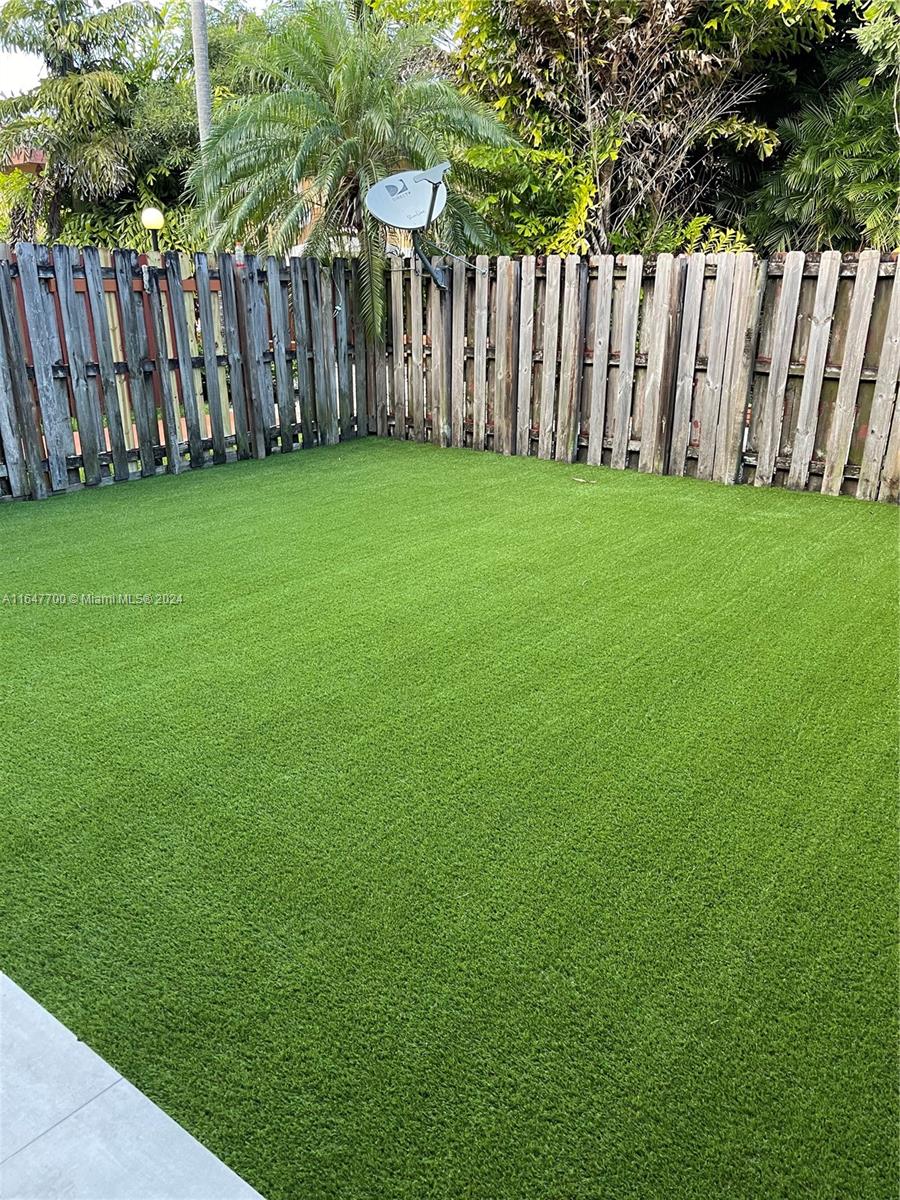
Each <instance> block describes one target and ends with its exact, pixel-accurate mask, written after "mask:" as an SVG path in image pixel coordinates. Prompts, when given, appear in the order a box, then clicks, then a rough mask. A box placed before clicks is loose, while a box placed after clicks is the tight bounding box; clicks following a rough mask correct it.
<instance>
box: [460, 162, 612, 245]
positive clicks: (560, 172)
mask: <svg viewBox="0 0 900 1200" xmlns="http://www.w3.org/2000/svg"><path fill="white" fill-rule="evenodd" d="M469 160H470V161H471V162H472V163H473V164H475V165H477V166H478V167H481V168H483V169H484V170H485V171H486V172H489V173H490V180H491V186H490V190H489V191H488V192H487V193H486V194H485V195H484V196H483V197H481V198H480V199H479V200H478V201H477V202H476V203H477V206H478V208H479V209H480V211H481V212H482V213H484V215H485V217H488V218H490V221H491V223H492V227H493V229H494V231H495V233H496V235H497V238H498V240H499V242H500V243H501V244H502V245H503V247H504V249H505V250H507V251H508V252H509V253H512V254H533V253H534V252H535V251H536V250H540V251H546V252H547V253H553V254H577V253H581V252H582V251H583V250H584V249H585V248H586V242H585V239H584V228H585V225H586V222H587V217H588V213H589V210H590V203H591V200H592V198H593V195H594V185H593V180H592V178H591V177H590V175H589V174H588V173H587V172H586V171H585V169H584V167H583V166H580V165H579V164H577V163H573V162H572V160H571V158H570V156H569V155H568V154H567V153H566V152H565V151H564V150H544V149H531V148H528V147H523V146H512V147H508V148H494V147H491V148H490V149H484V150H475V151H472V152H471V153H470V155H469Z"/></svg>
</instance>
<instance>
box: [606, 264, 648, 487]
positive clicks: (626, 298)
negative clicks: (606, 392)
mask: <svg viewBox="0 0 900 1200" xmlns="http://www.w3.org/2000/svg"><path fill="white" fill-rule="evenodd" d="M643 267H644V260H643V258H642V257H641V255H640V254H628V255H626V256H625V289H624V292H623V296H622V304H623V313H622V343H621V350H620V353H619V379H618V385H617V388H616V411H615V422H614V424H613V446H612V457H611V459H610V466H612V467H616V468H617V469H619V470H622V469H624V467H625V466H626V465H627V463H628V442H629V440H630V438H631V406H632V393H633V390H634V359H635V351H636V346H637V336H638V317H639V315H640V306H641V279H642V275H643Z"/></svg>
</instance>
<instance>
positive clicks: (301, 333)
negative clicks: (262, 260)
mask: <svg viewBox="0 0 900 1200" xmlns="http://www.w3.org/2000/svg"><path fill="white" fill-rule="evenodd" d="M289 261H290V273H291V311H292V312H293V315H294V356H295V358H296V362H297V391H298V393H299V397H300V445H301V447H302V448H303V449H304V450H309V449H311V448H312V447H313V446H314V445H315V444H316V433H315V427H316V408H315V385H314V383H313V360H312V354H313V339H312V333H311V331H310V324H309V309H308V305H307V297H306V292H307V289H306V275H305V272H304V269H303V259H302V258H301V257H300V256H299V255H296V254H295V255H293V256H292V257H291V259H290V260H289Z"/></svg>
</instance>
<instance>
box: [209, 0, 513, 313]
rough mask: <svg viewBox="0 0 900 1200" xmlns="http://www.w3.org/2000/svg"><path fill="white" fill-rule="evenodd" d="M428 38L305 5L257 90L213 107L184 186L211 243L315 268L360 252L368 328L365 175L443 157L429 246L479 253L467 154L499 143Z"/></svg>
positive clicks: (483, 239) (480, 234) (372, 231)
mask: <svg viewBox="0 0 900 1200" xmlns="http://www.w3.org/2000/svg"><path fill="white" fill-rule="evenodd" d="M433 39H434V30H433V29H431V28H430V27H428V26H425V25H417V26H408V25H407V26H399V27H398V26H396V25H395V24H394V23H393V22H391V21H389V20H388V19H387V18H385V17H383V16H381V15H379V14H378V13H376V12H374V11H373V10H372V9H371V8H369V7H368V6H367V5H365V4H361V5H359V6H347V5H345V4H343V3H341V0H313V2H312V3H310V4H308V5H307V6H306V7H304V8H303V9H302V10H301V11H300V12H298V13H297V14H296V15H294V16H292V17H290V19H288V20H286V21H285V23H284V24H283V26H281V27H280V28H279V29H277V30H276V31H275V32H274V34H273V36H272V37H271V38H270V40H269V41H268V42H267V43H266V45H265V46H264V47H262V48H261V49H260V50H259V51H258V52H256V53H255V55H254V61H253V69H254V78H255V80H256V82H257V84H258V85H259V86H260V88H261V89H262V90H261V92H260V93H259V94H257V95H253V96H249V97H247V98H245V99H243V100H241V101H240V102H237V101H232V102H226V103H224V104H223V105H222V108H221V110H220V112H219V113H218V115H217V118H216V121H215V123H214V128H213V132H212V135H211V136H210V139H209V141H208V143H207V145H206V147H205V148H204V154H203V158H202V161H201V163H200V164H199V165H198V168H197V169H196V170H195V172H194V173H193V176H192V180H193V186H194V188H195V190H196V194H197V196H198V197H199V200H200V204H201V208H202V213H203V219H204V221H205V222H206V225H207V228H208V229H209V231H210V234H211V239H212V242H213V244H214V245H217V246H222V245H226V244H228V243H231V242H235V241H250V242H259V243H261V244H265V245H267V246H269V247H271V248H272V249H273V250H274V251H276V252H279V253H283V252H284V251H286V250H288V249H289V248H290V247H291V246H292V245H294V244H295V243H298V242H305V244H306V246H307V249H308V251H309V252H310V253H312V254H315V255H317V256H319V257H321V258H325V259H327V258H329V257H330V256H331V255H332V254H333V253H334V251H335V248H336V247H338V246H339V245H341V244H344V243H345V242H346V240H347V238H348V237H355V238H357V239H358V241H359V247H360V275H361V282H362V296H363V307H364V311H365V317H366V320H367V322H368V324H369V326H370V328H372V329H373V330H374V329H379V328H380V327H381V324H382V322H383V318H384V279H383V265H384V254H385V245H386V232H385V229H384V226H382V225H380V224H379V223H378V222H377V221H375V220H374V218H372V217H371V215H370V214H369V213H368V210H367V209H365V207H364V205H363V202H362V198H363V195H364V193H365V192H366V190H367V189H368V188H369V187H370V186H371V185H372V184H373V183H374V182H375V181H376V180H377V179H379V178H381V177H383V176H384V175H389V174H391V173H392V172H394V171H397V170H400V169H402V168H404V167H416V166H419V167H425V166H429V165H432V164H434V163H436V162H440V161H441V160H442V159H449V160H450V162H451V163H452V164H453V175H452V180H453V187H452V189H451V192H450V199H449V201H448V204H447V208H446V210H445V212H444V214H443V216H442V218H441V220H440V222H439V225H438V227H437V236H438V237H439V238H440V239H441V240H442V242H443V244H445V245H449V248H450V249H451V250H454V251H457V252H466V251H468V250H471V249H476V248H488V247H490V246H491V244H492V239H491V234H490V230H489V227H488V223H487V221H486V220H485V217H484V216H483V215H482V213H481V212H479V210H478V209H477V207H476V206H475V204H474V203H473V198H474V196H475V195H477V194H478V193H479V192H481V193H483V192H484V190H485V186H484V185H485V183H486V182H487V181H486V179H485V176H486V174H487V172H486V171H485V170H484V169H483V168H479V167H477V166H476V165H474V164H473V163H472V161H471V159H470V158H469V157H468V156H469V153H470V151H471V150H472V148H473V147H476V146H484V145H490V146H496V147H503V146H506V145H509V144H510V143H511V142H512V140H513V139H512V138H511V136H510V134H509V133H508V132H507V131H506V130H505V129H504V128H503V127H502V126H501V125H500V123H499V122H498V121H497V120H496V119H495V117H494V116H493V115H492V114H491V112H490V110H489V109H487V108H486V107H485V106H484V105H483V104H482V103H480V102H479V101H478V100H476V99H474V98H473V97H470V96H465V95H463V94H461V93H460V92H459V91H458V90H457V89H456V88H454V87H453V86H452V85H451V84H450V83H448V82H447V81H446V80H445V79H442V78H440V77H439V76H437V75H436V74H435V72H434V70H433V68H432V67H431V66H429V65H428V59H429V57H430V56H431V55H432V53H433V51H434V47H433Z"/></svg>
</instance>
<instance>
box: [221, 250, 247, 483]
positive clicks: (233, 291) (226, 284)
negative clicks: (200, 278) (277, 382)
mask: <svg viewBox="0 0 900 1200" xmlns="http://www.w3.org/2000/svg"><path fill="white" fill-rule="evenodd" d="M237 286H238V285H237V282H236V280H235V268H234V257H233V255H231V254H220V255H219V287H220V288H221V295H222V334H223V337H224V339H225V355H226V357H227V359H228V392H229V395H230V397H231V412H232V419H233V421H234V444H235V450H236V453H237V456H238V458H241V459H244V458H249V457H250V426H249V422H248V420H247V393H246V389H245V387H244V355H243V353H242V351H241V335H240V326H239V322H238V304H237Z"/></svg>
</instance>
